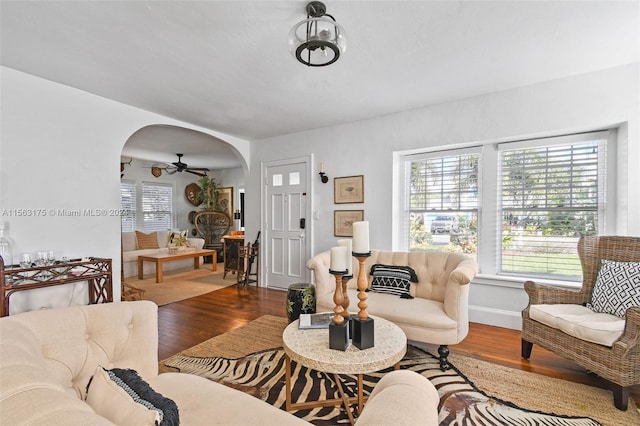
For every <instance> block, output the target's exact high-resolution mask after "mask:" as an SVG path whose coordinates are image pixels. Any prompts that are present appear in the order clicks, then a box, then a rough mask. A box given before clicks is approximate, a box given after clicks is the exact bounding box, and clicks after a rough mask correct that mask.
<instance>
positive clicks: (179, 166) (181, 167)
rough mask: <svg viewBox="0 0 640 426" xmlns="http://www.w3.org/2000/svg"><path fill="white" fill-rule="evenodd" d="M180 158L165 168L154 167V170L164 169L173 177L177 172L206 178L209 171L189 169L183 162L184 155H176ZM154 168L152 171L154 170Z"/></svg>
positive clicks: (167, 164) (195, 168) (197, 168)
mask: <svg viewBox="0 0 640 426" xmlns="http://www.w3.org/2000/svg"><path fill="white" fill-rule="evenodd" d="M176 155H177V156H178V161H174V162H173V163H166V165H165V166H164V167H160V166H154V167H153V168H158V169H162V170H164V171H165V172H167V173H168V174H170V175H172V174H174V173H176V172H180V173H182V172H187V173H192V174H194V175H197V176H206V175H207V173H206V172H208V171H209V169H207V168H206V167H189V166H188V165H187V164H186V163H183V162H182V156H183V155H184V154H176ZM153 168H152V169H153Z"/></svg>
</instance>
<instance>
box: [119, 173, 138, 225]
mask: <svg viewBox="0 0 640 426" xmlns="http://www.w3.org/2000/svg"><path fill="white" fill-rule="evenodd" d="M120 211H121V212H122V214H121V215H120V223H121V226H122V232H132V231H135V230H136V183H135V182H134V181H125V180H123V181H120Z"/></svg>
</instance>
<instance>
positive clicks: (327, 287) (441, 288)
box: [307, 250, 478, 370]
mask: <svg viewBox="0 0 640 426" xmlns="http://www.w3.org/2000/svg"><path fill="white" fill-rule="evenodd" d="M330 264H331V259H330V254H329V252H328V251H326V252H322V253H318V254H317V255H315V256H314V257H313V258H311V259H310V260H309V261H308V262H307V268H308V269H310V270H312V271H313V275H314V282H315V285H316V311H317V312H323V311H332V310H333V308H334V306H335V304H334V302H333V293H334V292H335V277H334V276H333V275H331V274H330V273H329V266H330ZM374 264H385V265H396V266H410V267H411V268H413V269H414V271H415V273H416V274H417V277H418V282H417V283H411V289H410V293H411V296H413V297H414V298H413V299H405V298H400V297H398V296H397V295H393V294H387V293H376V292H368V293H367V304H368V305H369V306H368V308H367V312H368V313H369V314H371V315H373V316H379V317H382V318H385V319H387V320H389V321H391V322H393V323H394V324H396V325H397V326H398V327H400V328H401V329H402V330H403V331H404V332H405V334H406V335H407V339H409V340H413V341H416V342H424V343H431V344H435V345H439V347H438V355H439V358H440V368H441V369H442V370H446V369H448V368H449V362H448V356H449V348H448V345H455V344H457V343H460V342H461V341H462V340H463V339H464V338H465V337H467V334H468V332H469V284H470V283H471V280H472V279H473V278H474V277H475V276H476V274H477V272H478V264H477V263H476V261H475V260H474V259H473V258H471V257H470V256H468V255H465V254H461V253H447V252H441V251H415V252H394V251H379V250H373V251H372V252H371V256H370V257H368V258H367V260H366V262H365V268H366V269H365V270H366V271H367V272H366V276H367V280H368V282H369V286H371V283H372V281H373V277H372V276H371V274H370V273H369V272H370V270H371V266H372V265H374ZM350 270H351V271H353V273H354V276H355V277H356V278H354V279H351V280H350V281H349V283H348V284H347V295H348V299H349V302H350V303H349V312H351V313H353V314H355V313H357V312H358V311H359V308H358V306H357V304H358V302H359V299H358V297H357V285H356V284H357V277H358V273H359V270H360V267H359V264H358V262H357V261H356V260H355V258H354V259H353V261H352V265H351V269H350Z"/></svg>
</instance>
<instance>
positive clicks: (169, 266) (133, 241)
mask: <svg viewBox="0 0 640 426" xmlns="http://www.w3.org/2000/svg"><path fill="white" fill-rule="evenodd" d="M156 237H157V240H158V247H159V248H157V249H139V248H138V240H137V238H136V233H135V232H123V233H122V268H123V270H124V277H125V278H129V277H137V276H138V256H144V255H149V254H155V253H158V252H167V253H168V252H169V249H168V248H167V240H168V238H169V231H156ZM187 243H188V244H189V246H190V247H195V248H196V249H201V248H202V247H203V246H204V240H203V239H202V238H187ZM202 262H203V259H202V258H200V263H202ZM143 266H144V271H143V272H144V274H145V276H146V275H148V274H152V275H153V274H155V265H154V264H153V263H151V262H145V263H144V265H143ZM163 267H164V271H173V270H175V269H181V268H189V267H191V268H193V259H182V260H176V261H173V262H167V263H165V264H164V266H163Z"/></svg>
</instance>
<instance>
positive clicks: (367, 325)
mask: <svg viewBox="0 0 640 426" xmlns="http://www.w3.org/2000/svg"><path fill="white" fill-rule="evenodd" d="M370 256H371V252H369V253H353V257H355V258H356V259H358V263H359V264H360V271H359V272H358V299H359V300H360V301H359V302H358V308H360V311H359V312H358V316H357V318H353V319H352V320H351V321H352V322H353V335H352V342H353V344H354V346H356V347H358V348H359V349H368V348H372V347H373V345H374V335H373V334H374V333H373V318H369V314H367V307H368V305H367V293H366V291H367V287H368V286H369V283H368V281H367V271H365V266H364V264H365V262H366V260H367V258H368V257H370Z"/></svg>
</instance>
